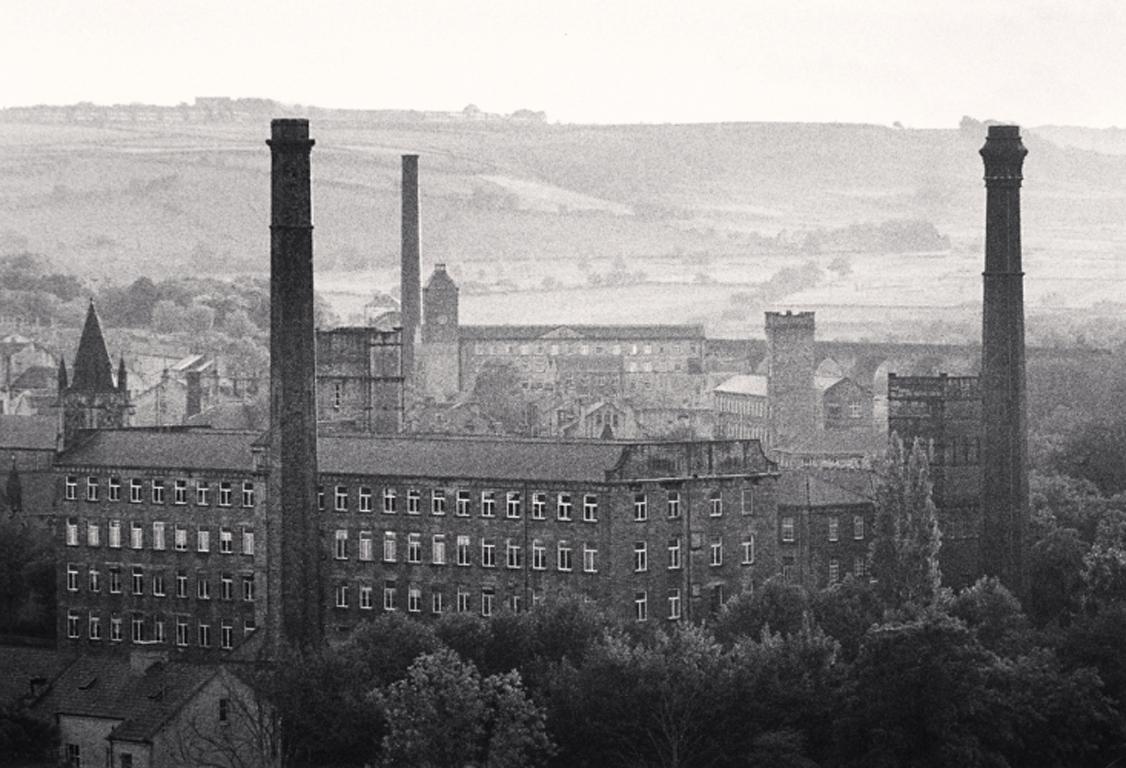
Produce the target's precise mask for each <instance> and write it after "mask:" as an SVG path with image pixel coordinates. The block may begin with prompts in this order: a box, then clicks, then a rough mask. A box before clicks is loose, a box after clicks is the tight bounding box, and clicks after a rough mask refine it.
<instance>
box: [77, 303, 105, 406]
mask: <svg viewBox="0 0 1126 768" xmlns="http://www.w3.org/2000/svg"><path fill="white" fill-rule="evenodd" d="M114 389H115V387H114V384H113V364H112V363H111V362H110V360H109V351H108V350H107V349H106V339H105V337H104V336H103V335H102V324H101V322H99V321H98V313H97V311H96V310H95V309H94V302H90V308H89V309H87V310H86V324H85V325H84V326H82V337H81V338H80V339H79V340H78V352H77V354H75V356H74V375H73V376H72V377H71V380H70V391H72V392H113V391H114Z"/></svg>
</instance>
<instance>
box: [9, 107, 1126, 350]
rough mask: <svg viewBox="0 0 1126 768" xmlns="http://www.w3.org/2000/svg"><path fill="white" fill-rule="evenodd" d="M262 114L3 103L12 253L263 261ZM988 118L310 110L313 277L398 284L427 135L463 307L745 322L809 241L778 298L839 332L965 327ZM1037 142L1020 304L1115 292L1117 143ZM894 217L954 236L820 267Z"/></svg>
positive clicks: (1125, 180)
mask: <svg viewBox="0 0 1126 768" xmlns="http://www.w3.org/2000/svg"><path fill="white" fill-rule="evenodd" d="M5 117H7V119H6V120H5ZM268 132H269V126H268V124H267V123H266V122H265V121H264V120H263V121H258V120H245V121H237V120H236V121H230V122H206V123H185V124H181V125H148V124H142V123H130V122H125V121H122V122H104V123H101V124H92V125H74V124H59V123H44V122H39V123H36V122H28V121H27V117H26V115H24V116H22V118H21V120H16V119H14V118H13V117H12V116H11V115H9V116H5V115H4V114H3V113H0V211H2V214H3V219H2V221H0V253H11V252H16V251H21V250H30V251H34V252H38V253H42V254H45V255H46V256H48V257H49V258H50V259H51V260H53V261H54V262H55V263H56V264H58V265H59V266H60V267H63V268H65V269H67V270H72V271H76V272H78V273H80V274H82V275H84V276H86V277H88V278H95V279H103V278H104V279H111V280H121V279H126V278H130V277H133V276H136V275H138V274H148V275H151V276H153V277H161V276H164V275H167V274H175V273H179V272H185V271H187V272H197V273H203V274H218V275H232V276H233V275H237V274H240V273H264V272H265V271H266V268H267V264H268V230H267V227H268V212H269V198H268V193H269V190H268V173H269V154H268V149H267V148H266V146H265V144H264V139H265V138H266V137H267V135H268ZM984 132H985V129H984V127H983V126H982V125H980V124H969V123H967V124H965V125H964V126H963V129H962V130H957V129H952V130H943V131H935V130H927V131H923V130H906V129H895V128H887V127H882V126H874V125H835V124H834V125H828V124H766V123H761V124H757V123H756V124H718V125H654V126H572V125H550V124H546V123H536V122H527V123H524V122H517V121H480V122H473V121H450V120H445V121H442V120H435V121H432V122H426V121H421V120H417V119H414V120H399V121H395V120H388V119H386V118H381V119H375V118H369V117H364V116H362V115H359V116H358V115H356V114H350V113H330V112H324V111H317V112H316V115H315V116H314V118H313V121H312V133H313V136H314V137H315V138H316V140H317V146H316V148H315V149H314V152H313V173H314V190H313V194H314V220H315V222H316V226H317V229H316V235H315V241H316V257H317V264H318V273H319V274H320V275H321V276H322V285H323V288H324V289H325V290H326V292H328V293H330V294H332V296H330V298H332V299H333V301H334V303H336V304H337V305H338V307H339V308H340V310H341V311H342V314H345V315H347V314H348V313H349V312H351V311H353V310H354V309H355V308H356V307H357V306H359V305H362V303H363V301H364V300H365V298H366V296H367V295H368V293H369V289H375V288H382V289H384V290H386V289H388V288H390V287H391V286H393V285H394V283H395V279H396V271H395V270H396V260H397V252H398V242H399V225H398V215H399V212H398V209H399V203H398V174H399V155H400V154H401V153H404V152H417V153H418V154H420V155H421V181H422V206H423V209H422V210H423V238H424V241H423V253H424V256H423V259H424V270H428V265H429V264H432V263H434V262H439V261H444V262H447V263H448V264H450V266H451V270H452V271H453V273H454V275H455V276H456V277H457V278H458V279H459V280H461V281H462V282H463V284H466V287H467V290H466V291H465V293H466V301H465V304H464V306H465V314H466V315H467V317H468V318H469V319H470V320H473V319H474V316H475V315H479V316H481V318H482V319H485V317H486V316H487V317H488V319H495V317H496V315H497V313H498V311H499V310H501V309H503V308H504V305H506V304H510V305H511V306H513V307H514V308H516V307H519V313H520V315H521V316H520V317H514V318H512V320H513V321H518V320H527V319H532V318H533V317H540V316H544V317H551V318H556V317H560V318H561V319H564V320H565V319H566V318H567V317H570V319H571V321H575V320H577V319H581V318H582V317H585V316H586V315H585V314H584V311H585V309H584V307H583V304H584V303H585V302H583V301H582V297H583V294H584V293H585V291H584V290H580V289H583V288H585V287H586V286H589V285H594V284H599V285H601V284H602V283H603V281H605V282H608V283H610V284H611V285H619V284H621V283H623V282H625V283H628V284H629V292H628V297H629V300H628V304H627V305H623V302H622V301H621V300H617V301H615V300H614V299H613V298H610V299H609V300H608V301H609V309H608V310H606V311H604V312H600V314H606V315H609V316H612V317H618V316H621V315H626V317H627V318H628V317H632V316H634V313H636V314H637V315H638V317H639V319H641V317H640V316H641V315H646V319H647V315H648V314H651V313H652V312H653V311H655V312H657V313H659V314H660V315H661V317H662V318H665V319H702V320H705V321H707V322H709V324H710V325H711V326H712V327H713V329H716V330H718V331H719V332H732V333H738V332H739V330H740V329H743V330H742V334H740V335H745V334H746V332H747V331H748V330H750V331H751V332H754V331H756V330H758V329H757V327H756V326H757V324H758V322H759V321H756V320H755V316H754V315H755V312H757V311H758V310H759V309H760V308H761V307H759V306H758V304H761V303H762V301H764V300H765V299H763V297H758V298H757V299H755V300H752V301H751V302H750V305H747V303H746V302H743V303H740V301H741V300H740V298H739V295H740V293H745V292H746V291H747V290H748V289H749V288H752V287H754V286H756V285H760V284H762V283H763V282H764V281H766V280H767V279H768V278H769V277H770V276H771V275H773V274H775V273H776V272H777V271H778V270H779V269H781V268H783V267H787V266H796V265H798V264H801V263H804V262H807V261H812V262H814V263H816V264H817V265H818V266H820V267H821V268H822V270H823V272H824V275H823V279H821V280H820V282H818V283H817V284H816V285H810V286H808V288H809V290H807V291H798V292H791V293H789V294H787V295H785V296H770V297H768V298H769V300H770V301H782V300H785V302H786V303H788V304H793V305H795V306H814V307H817V308H820V309H822V311H823V314H822V315H819V317H824V320H825V322H826V326H825V327H829V326H830V325H833V324H837V325H839V326H840V329H841V332H842V333H846V334H847V335H876V336H882V335H887V334H888V333H890V332H892V331H894V329H895V328H896V327H897V326H898V325H900V324H901V323H902V322H903V321H902V320H897V319H896V317H897V316H898V315H897V312H900V309H897V308H902V312H901V314H902V315H903V318H904V319H905V320H906V321H907V322H909V323H910V322H917V320H918V317H919V311H920V308H922V310H923V311H924V314H926V313H928V312H932V310H933V312H935V313H937V314H935V315H934V317H933V318H931V319H934V318H937V319H939V320H942V321H944V322H948V323H952V324H954V325H957V324H959V323H961V322H962V321H971V324H972V318H971V317H969V316H968V315H967V312H966V306H967V305H970V304H973V303H974V302H975V301H980V287H979V283H978V280H979V278H978V275H979V273H980V252H981V251H980V248H981V244H980V243H981V236H982V232H981V222H982V219H983V208H984V194H983V190H982V182H981V163H980V159H979V158H978V156H977V149H978V148H979V147H980V146H981V144H982V141H983V137H984ZM1056 134H1058V131H1057V132H1056ZM1046 135H1048V136H1052V135H1054V134H1053V133H1052V132H1051V131H1050V130H1049V131H1048V132H1047V134H1046ZM1025 142H1026V144H1027V146H1028V147H1029V150H1030V155H1029V159H1028V161H1027V163H1026V166H1025V177H1026V183H1025V191H1024V211H1023V214H1024V228H1025V235H1024V236H1025V248H1026V254H1027V261H1028V264H1027V265H1026V266H1027V271H1028V274H1029V285H1028V290H1029V295H1030V302H1031V303H1032V304H1034V305H1037V306H1039V305H1043V307H1044V308H1046V309H1059V308H1074V307H1086V306H1091V305H1093V304H1095V303H1097V302H1099V301H1115V300H1117V297H1118V296H1120V295H1122V290H1121V289H1122V287H1123V286H1122V282H1123V280H1124V279H1126V274H1124V273H1123V272H1122V270H1121V269H1120V268H1119V266H1118V264H1119V260H1120V257H1121V256H1122V244H1123V242H1126V217H1124V216H1123V215H1122V214H1123V212H1124V210H1126V156H1117V155H1109V154H1100V153H1096V152H1093V151H1089V150H1085V149H1080V148H1076V147H1073V146H1061V145H1060V144H1056V143H1053V142H1052V141H1049V140H1048V138H1045V137H1042V136H1041V135H1040V134H1039V133H1038V132H1037V130H1036V129H1035V128H1033V129H1030V130H1026V131H1025ZM1061 144H1062V142H1061ZM891 220H919V221H921V222H927V223H929V225H933V228H934V229H935V230H936V231H937V232H938V233H940V234H941V235H942V236H943V237H945V238H947V239H948V243H949V245H948V246H944V247H943V248H942V249H940V250H939V251H938V252H935V253H931V254H929V255H928V254H920V253H907V252H896V251H895V249H894V248H890V249H885V250H873V249H867V250H864V249H861V250H859V251H856V252H849V251H847V247H846V249H845V250H846V252H845V254H844V255H845V256H846V258H847V262H848V263H847V270H842V269H838V270H837V271H836V272H833V271H828V267H829V265H830V264H831V263H832V262H833V259H834V258H836V257H838V256H840V255H841V253H840V252H836V251H831V252H825V251H819V250H817V249H810V247H809V243H810V242H811V241H810V240H809V239H808V233H810V232H813V231H816V230H823V231H829V230H839V229H843V228H848V227H853V228H854V229H855V227H856V225H861V224H864V225H874V224H879V223H881V222H887V221H891ZM831 234H832V233H831V232H830V235H831ZM831 239H832V238H830V240H831ZM837 240H838V241H839V240H840V238H839V237H838V238H837ZM357 270H358V271H359V272H358V273H357ZM346 273H347V274H346ZM623 275H626V276H628V278H629V279H628V280H622V279H621V277H622V276H623ZM677 284H680V285H688V284H691V285H694V286H700V288H699V289H698V290H697V289H694V290H693V291H692V292H691V299H690V301H691V304H690V305H685V306H683V307H681V308H680V309H679V310H677V309H676V308H672V309H670V307H669V302H667V301H665V300H661V301H656V302H653V304H654V306H653V307H652V310H651V311H650V310H649V309H647V308H646V305H647V303H648V302H646V300H645V297H644V293H645V291H644V286H646V285H651V286H654V287H655V289H657V290H660V291H662V292H663V291H664V290H665V288H664V287H662V286H665V287H668V286H670V285H672V286H675V285H677ZM498 292H499V293H498ZM602 292H605V289H602ZM611 293H612V291H611ZM540 294H543V295H542V296H541V295H540ZM625 295H626V294H623V297H624V296H625ZM506 296H507V297H508V298H505V297H506ZM509 298H512V299H518V300H514V301H511V302H509ZM541 299H542V301H541ZM756 302H757V303H756ZM498 304H499V305H500V307H499V308H498ZM833 307H837V308H838V309H833ZM670 312H671V314H670ZM500 313H501V314H503V312H500ZM759 317H761V315H759ZM748 324H749V325H750V328H749V329H748V328H747V327H746V326H747V325H748ZM959 332H960V331H959Z"/></svg>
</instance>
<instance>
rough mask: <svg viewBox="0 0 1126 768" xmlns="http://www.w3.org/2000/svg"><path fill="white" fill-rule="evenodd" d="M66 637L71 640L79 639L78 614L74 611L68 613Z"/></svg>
mask: <svg viewBox="0 0 1126 768" xmlns="http://www.w3.org/2000/svg"><path fill="white" fill-rule="evenodd" d="M66 636H67V637H70V638H77V637H78V614H77V613H75V612H74V611H67V612H66Z"/></svg>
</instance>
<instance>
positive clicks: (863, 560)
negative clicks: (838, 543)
mask: <svg viewBox="0 0 1126 768" xmlns="http://www.w3.org/2000/svg"><path fill="white" fill-rule="evenodd" d="M867 571H868V558H867V557H864V556H863V555H857V556H856V557H854V558H853V560H852V575H853V576H855V577H856V578H858V579H862V578H864V575H865V574H866V573H867ZM840 580H841V563H840V561H839V560H837V559H836V558H831V559H830V560H829V583H830V584H836V583H837V582H838V581H840Z"/></svg>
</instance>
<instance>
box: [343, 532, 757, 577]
mask: <svg viewBox="0 0 1126 768" xmlns="http://www.w3.org/2000/svg"><path fill="white" fill-rule="evenodd" d="M350 541H351V539H350V533H349V531H348V530H346V529H337V530H336V532H335V535H334V537H333V557H334V558H335V559H337V560H348V559H349V558H350V557H351V554H352V550H351V548H350ZM405 541H406V547H405V550H406V551H405V555H406V556H405V558H404V560H403V562H406V563H414V564H421V563H423V551H422V550H423V536H422V534H421V533H408V534H407V536H406V539H405ZM399 542H400V536H399V534H398V533H397V532H395V531H385V532H384V533H383V558H382V560H383V562H385V563H395V562H399V552H400V547H399ZM498 542H499V540H493V539H490V538H482V539H481V541H480V560H479V561H478V563H479V564H480V565H481V566H482V567H484V568H495V567H497V557H498V554H500V553H498V548H499V547H500V546H502V545H501V544H499V543H498ZM429 543H430V559H429V561H428V562H429V564H431V565H446V564H447V562H448V561H447V552H446V543H447V537H446V534H444V533H436V534H434V535H433V536H431V537H430V542H429ZM374 546H375V545H374V534H373V533H372V532H371V531H360V534H359V547H358V552H357V555H358V559H359V560H360V561H362V562H371V561H372V560H374V559H375V554H374ZM667 548H668V567H669V568H670V569H676V568H680V567H681V550H682V546H681V540H680V538H673V539H669V541H668V545H667ZM739 549H740V556H741V560H740V563H741V564H742V565H753V564H754V562H755V539H754V536H753V535H752V536H750V537H749V538H747V539H745V540H743V541H742V542H740V547H739ZM473 552H474V548H473V545H472V539H471V538H470V537H469V536H462V535H459V536H456V537H455V538H454V555H455V559H454V562H455V563H456V564H457V565H460V566H469V565H473V564H474V563H473ZM709 552H710V557H709V563H710V564H711V565H713V566H721V565H723V538H722V537H718V538H716V539H714V540H713V541H711V542H710V543H709ZM574 553H575V545H574V544H572V543H571V542H570V541H560V542H558V543H557V544H556V547H555V563H556V569H557V570H560V571H571V570H574ZM503 555H504V567H506V568H512V569H519V568H523V567H524V546H523V545H522V543H521V542H520V541H519V540H517V539H504V540H503ZM597 562H598V548H597V547H594V546H592V545H590V544H586V543H584V544H583V545H582V563H583V572H585V573H597V572H598V565H597ZM531 567H532V570H535V571H542V570H547V545H546V544H545V543H544V542H543V541H541V540H540V539H533V540H532V547H531ZM633 569H634V571H635V572H639V573H640V572H644V571H647V570H649V544H648V542H645V541H639V542H636V543H635V544H634V548H633Z"/></svg>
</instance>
